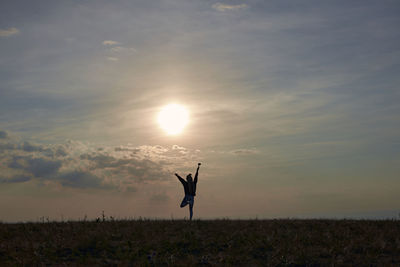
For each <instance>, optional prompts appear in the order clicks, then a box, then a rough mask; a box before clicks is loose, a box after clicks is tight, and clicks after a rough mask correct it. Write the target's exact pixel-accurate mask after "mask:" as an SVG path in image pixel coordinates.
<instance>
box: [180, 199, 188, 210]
mask: <svg viewBox="0 0 400 267" xmlns="http://www.w3.org/2000/svg"><path fill="white" fill-rule="evenodd" d="M187 204H189V203H188V201H187V197H186V196H184V197H183V199H182V202H181V208H183V207H185V206H186V205H187Z"/></svg>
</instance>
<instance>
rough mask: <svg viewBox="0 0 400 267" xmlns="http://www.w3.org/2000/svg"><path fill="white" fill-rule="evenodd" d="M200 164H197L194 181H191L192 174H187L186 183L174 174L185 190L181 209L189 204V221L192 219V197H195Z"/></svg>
mask: <svg viewBox="0 0 400 267" xmlns="http://www.w3.org/2000/svg"><path fill="white" fill-rule="evenodd" d="M200 165H201V163H198V164H197V170H196V175H195V176H194V181H193V179H192V174H191V173H189V174H188V175H187V176H186V181H185V180H183V178H182V177H180V176H179V175H178V174H177V173H175V175H176V177H178V179H179V181H181V183H182V185H183V189H184V190H185V197H184V198H183V199H182V203H181V208H183V207H185V206H186V205H187V204H189V211H190V220H192V217H193V205H194V196H195V195H196V185H197V178H198V177H199V169H200Z"/></svg>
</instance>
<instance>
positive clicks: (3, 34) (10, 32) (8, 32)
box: [0, 27, 19, 37]
mask: <svg viewBox="0 0 400 267" xmlns="http://www.w3.org/2000/svg"><path fill="white" fill-rule="evenodd" d="M18 33H19V30H18V29H17V28H15V27H12V28H8V29H4V30H3V29H0V37H8V36H12V35H16V34H18Z"/></svg>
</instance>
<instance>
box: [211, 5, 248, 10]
mask: <svg viewBox="0 0 400 267" xmlns="http://www.w3.org/2000/svg"><path fill="white" fill-rule="evenodd" d="M247 7H248V5H246V4H239V5H228V4H223V3H215V4H213V5H212V8H214V9H216V10H218V11H222V12H224V11H230V10H239V9H244V8H247Z"/></svg>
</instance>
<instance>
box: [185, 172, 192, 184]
mask: <svg viewBox="0 0 400 267" xmlns="http://www.w3.org/2000/svg"><path fill="white" fill-rule="evenodd" d="M186 181H188V182H192V181H193V178H192V174H191V173H189V174H188V175H187V176H186Z"/></svg>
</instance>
